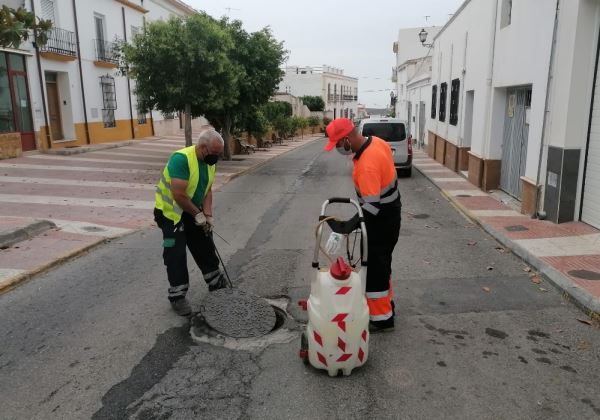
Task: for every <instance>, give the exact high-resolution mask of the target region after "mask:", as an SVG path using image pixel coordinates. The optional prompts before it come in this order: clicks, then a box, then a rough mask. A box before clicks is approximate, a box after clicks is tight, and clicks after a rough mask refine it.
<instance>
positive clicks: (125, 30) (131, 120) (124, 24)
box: [121, 7, 135, 139]
mask: <svg viewBox="0 0 600 420" xmlns="http://www.w3.org/2000/svg"><path fill="white" fill-rule="evenodd" d="M121 12H122V15H123V39H124V40H125V42H127V25H126V23H125V8H124V7H121ZM125 76H126V77H127V97H128V98H129V123H130V124H131V138H132V139H135V127H134V125H133V109H132V106H133V105H132V104H131V80H130V79H129V74H127V75H125Z"/></svg>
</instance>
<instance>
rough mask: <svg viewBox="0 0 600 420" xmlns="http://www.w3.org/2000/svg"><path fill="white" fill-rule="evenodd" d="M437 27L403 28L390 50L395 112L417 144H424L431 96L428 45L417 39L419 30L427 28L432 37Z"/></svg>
mask: <svg viewBox="0 0 600 420" xmlns="http://www.w3.org/2000/svg"><path fill="white" fill-rule="evenodd" d="M439 29H440V28H438V27H435V26H432V27H427V28H404V29H400V30H399V31H398V39H397V40H396V41H395V42H394V45H393V51H394V54H395V58H396V65H395V66H394V68H392V82H393V83H394V84H395V98H396V99H395V101H396V102H395V108H394V111H395V115H396V118H399V119H401V120H403V121H405V122H406V125H407V129H408V131H409V133H410V134H411V135H412V136H413V139H414V140H415V143H416V144H417V145H422V144H424V143H425V135H426V130H425V124H426V121H427V115H426V112H427V109H429V106H428V104H429V101H430V98H431V48H430V47H429V46H426V45H423V44H422V43H421V41H420V40H419V32H420V31H421V30H425V31H427V33H428V34H429V39H432V38H433V37H434V36H435V35H436V34H437V33H438V31H439Z"/></svg>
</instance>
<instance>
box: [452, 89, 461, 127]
mask: <svg viewBox="0 0 600 420" xmlns="http://www.w3.org/2000/svg"><path fill="white" fill-rule="evenodd" d="M459 95H460V79H454V80H453V81H452V86H451V87H450V124H452V125H456V124H458V98H459Z"/></svg>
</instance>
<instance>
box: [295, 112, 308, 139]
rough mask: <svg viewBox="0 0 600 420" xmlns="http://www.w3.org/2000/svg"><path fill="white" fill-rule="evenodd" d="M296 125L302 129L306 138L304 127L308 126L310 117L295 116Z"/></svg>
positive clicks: (301, 132) (301, 131)
mask: <svg viewBox="0 0 600 420" xmlns="http://www.w3.org/2000/svg"><path fill="white" fill-rule="evenodd" d="M293 118H294V121H295V122H294V125H295V126H296V127H297V129H299V130H300V135H301V136H302V138H304V129H305V128H306V127H308V119H306V118H304V117H293Z"/></svg>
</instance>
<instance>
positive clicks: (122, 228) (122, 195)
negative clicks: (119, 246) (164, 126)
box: [0, 135, 321, 291]
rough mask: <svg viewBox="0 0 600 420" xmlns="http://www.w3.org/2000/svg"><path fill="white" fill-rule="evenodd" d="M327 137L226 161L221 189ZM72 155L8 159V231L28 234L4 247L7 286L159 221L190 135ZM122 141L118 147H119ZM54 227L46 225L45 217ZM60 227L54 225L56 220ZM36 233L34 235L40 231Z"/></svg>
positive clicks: (0, 217) (3, 184) (0, 264)
mask: <svg viewBox="0 0 600 420" xmlns="http://www.w3.org/2000/svg"><path fill="white" fill-rule="evenodd" d="M320 137H321V135H312V136H311V135H305V136H304V139H300V138H296V139H294V140H287V141H285V142H284V143H283V145H274V146H273V147H271V148H268V149H261V150H258V151H257V152H256V153H251V154H249V155H235V156H233V159H232V160H231V161H221V162H219V164H218V169H217V176H216V179H215V184H214V186H213V189H214V190H215V191H218V190H219V188H221V187H222V186H223V185H224V184H225V183H227V182H228V181H229V180H231V179H233V178H235V177H237V176H239V175H241V174H243V173H245V172H246V171H249V170H251V169H254V168H256V167H258V166H260V165H262V164H264V163H266V162H268V161H269V160H271V159H273V158H275V157H277V156H280V155H281V154H283V153H286V152H288V151H290V150H293V149H296V148H298V147H301V146H303V145H305V144H307V143H310V142H312V141H314V140H316V139H318V138H320ZM120 145H121V147H118V148H114V147H111V148H108V149H107V148H98V149H93V150H89V151H87V152H86V153H78V154H72V155H69V156H65V155H59V154H51V155H50V154H30V155H27V156H25V157H21V158H17V159H10V160H2V161H0V234H2V235H1V236H2V237H5V238H12V237H14V236H18V234H21V235H23V234H26V233H27V229H30V228H33V227H35V226H38V231H35V230H34V233H39V234H37V235H35V236H34V234H30V235H27V236H29V237H30V238H31V239H27V240H24V241H21V242H18V243H16V244H14V241H12V242H11V243H9V242H8V241H7V245H5V246H0V291H2V290H5V289H7V288H10V287H13V286H14V285H16V284H18V283H19V282H20V281H23V280H26V279H28V278H30V277H31V276H32V275H33V274H35V273H38V272H40V271H43V270H45V269H47V268H49V267H51V266H53V265H55V264H56V263H58V262H60V261H63V260H66V259H68V258H71V257H73V256H75V255H78V254H80V253H82V252H84V251H86V250H88V249H90V248H92V247H93V246H95V245H97V244H99V243H102V242H104V241H106V240H108V239H110V238H115V237H119V236H121V235H125V234H128V233H131V232H134V231H136V230H138V229H142V228H145V227H148V226H150V225H152V224H153V223H154V221H153V215H152V209H153V207H154V188H155V186H156V182H157V180H158V177H159V174H160V171H161V170H162V169H163V167H164V165H165V163H166V161H167V159H168V157H169V155H170V154H171V152H173V151H174V150H176V149H179V148H181V147H183V146H184V145H185V140H184V137H183V136H168V137H164V138H159V139H152V140H140V141H135V142H132V141H127V142H123V143H121V144H120ZM112 146H114V145H112ZM40 220H44V221H47V222H46V223H45V226H46V227H48V225H49V227H51V229H49V230H44V231H43V232H40V231H39V226H40V225H44V224H43V223H42V224H40V223H39V221H40ZM48 222H51V223H54V224H55V225H56V226H55V227H53V228H52V225H51V223H48ZM32 236H33V237H32Z"/></svg>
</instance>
